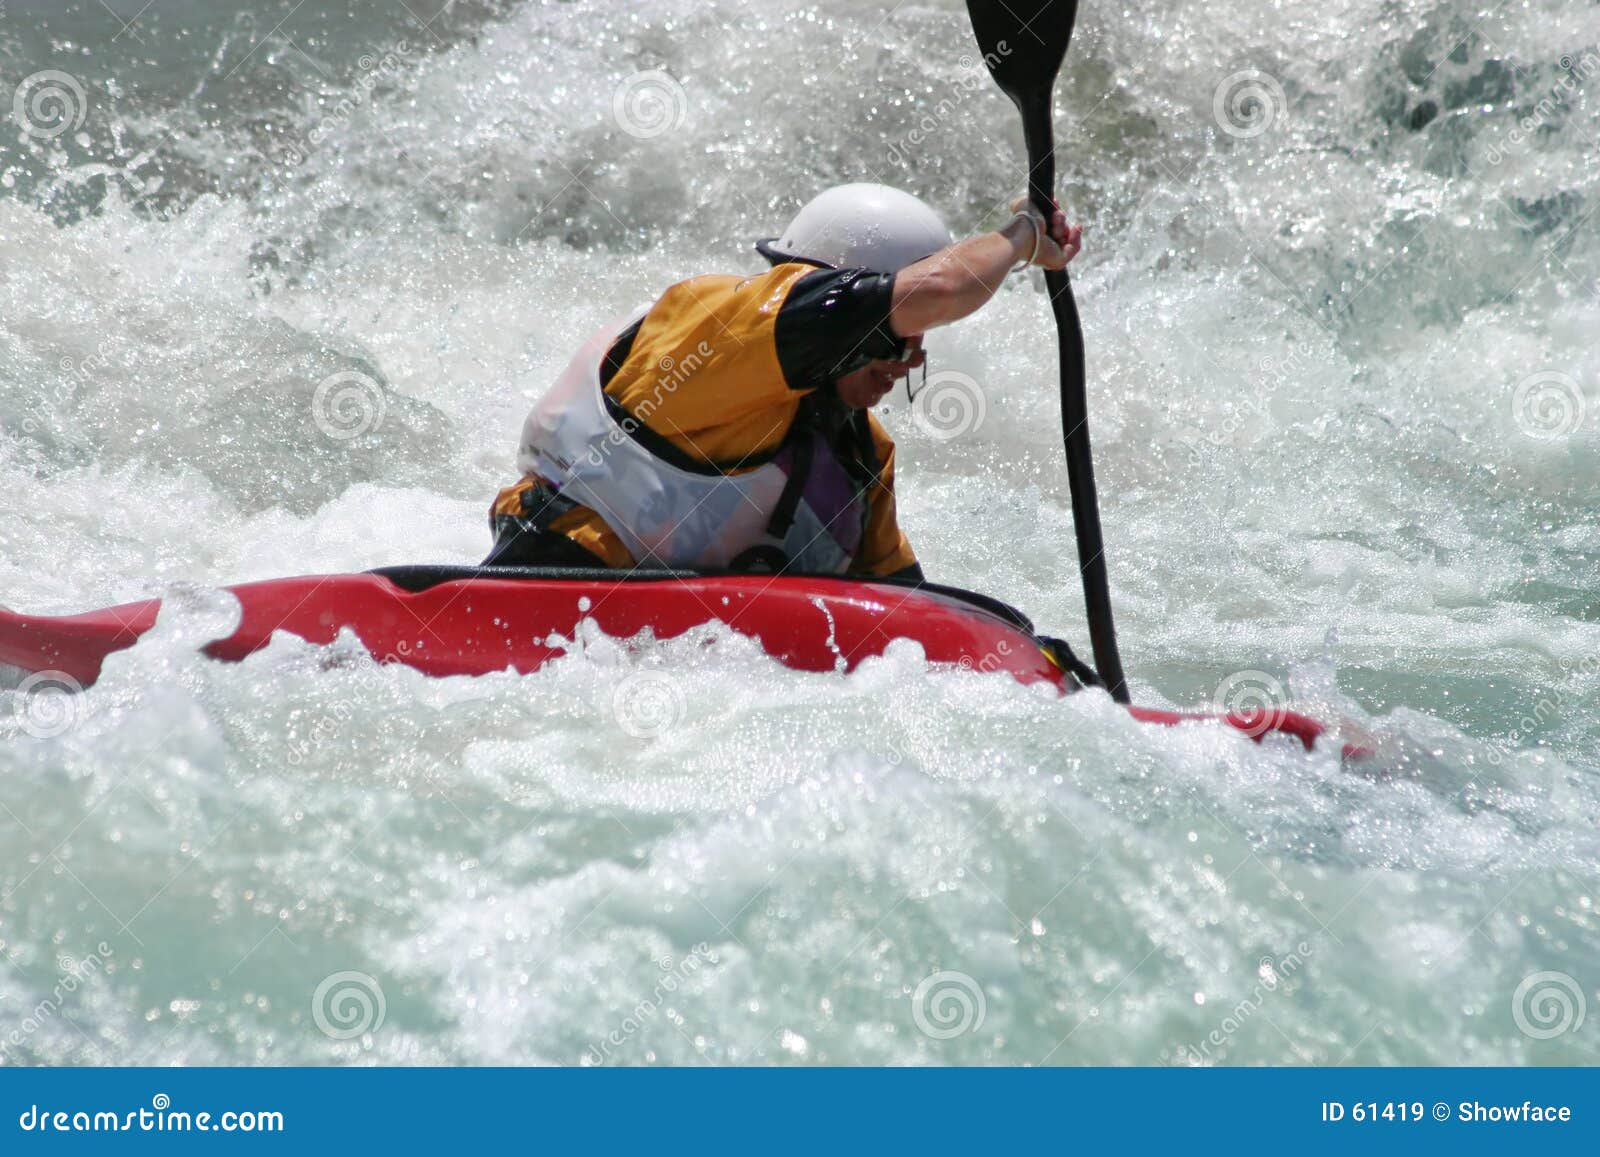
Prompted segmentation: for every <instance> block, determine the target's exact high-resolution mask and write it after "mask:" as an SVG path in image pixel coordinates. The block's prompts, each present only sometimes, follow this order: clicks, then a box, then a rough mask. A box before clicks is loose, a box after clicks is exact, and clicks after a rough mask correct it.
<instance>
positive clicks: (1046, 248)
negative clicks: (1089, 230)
mask: <svg viewBox="0 0 1600 1157" xmlns="http://www.w3.org/2000/svg"><path fill="white" fill-rule="evenodd" d="M1011 211H1012V212H1013V213H1021V214H1024V215H1026V216H1027V217H1028V218H1029V220H1031V221H1032V223H1033V225H1032V226H1031V227H1030V226H1029V225H1028V224H1027V223H1026V222H1021V221H1019V222H1017V227H1018V228H1020V229H1021V230H1022V233H1023V235H1024V237H1026V238H1027V240H1026V241H1025V244H1027V245H1029V246H1031V245H1032V244H1033V242H1032V236H1031V233H1032V229H1033V228H1040V227H1042V228H1040V232H1039V252H1038V254H1037V255H1036V256H1035V257H1034V259H1033V264H1035V265H1037V266H1039V267H1041V268H1043V269H1065V268H1066V267H1067V262H1069V261H1071V260H1072V259H1073V258H1074V257H1076V256H1077V255H1078V254H1079V252H1080V251H1081V250H1082V249H1083V227H1082V226H1081V225H1068V224H1067V215H1066V214H1065V213H1063V212H1062V211H1061V205H1060V203H1059V202H1057V203H1055V207H1054V210H1053V211H1052V212H1051V214H1050V220H1049V221H1048V222H1046V221H1045V219H1044V217H1043V215H1041V214H1040V212H1039V211H1038V210H1037V209H1035V208H1034V207H1033V202H1032V201H1030V200H1028V198H1026V197H1018V198H1017V199H1016V200H1015V201H1013V202H1011ZM1030 251H1031V249H1025V250H1024V251H1023V254H1022V255H1023V257H1026V256H1027V255H1028V253H1029V252H1030Z"/></svg>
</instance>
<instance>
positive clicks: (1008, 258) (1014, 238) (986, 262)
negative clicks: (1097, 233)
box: [889, 217, 1034, 337]
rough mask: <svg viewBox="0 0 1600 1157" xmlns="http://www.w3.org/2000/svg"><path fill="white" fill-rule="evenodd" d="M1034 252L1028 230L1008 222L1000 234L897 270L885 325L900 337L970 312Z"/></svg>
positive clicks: (1026, 226)
mask: <svg viewBox="0 0 1600 1157" xmlns="http://www.w3.org/2000/svg"><path fill="white" fill-rule="evenodd" d="M1033 248H1034V227H1033V226H1032V225H1031V224H1030V223H1029V222H1028V221H1027V220H1025V219H1023V218H1021V217H1014V218H1012V220H1011V221H1010V222H1009V223H1008V224H1006V226H1005V227H1004V228H1002V229H998V230H996V231H995V232H993V233H980V234H979V235H978V236H976V237H969V238H967V239H966V240H965V241H958V242H957V243H956V244H954V245H952V246H950V248H948V249H944V250H941V251H940V252H938V253H935V254H934V255H933V256H931V257H925V258H923V259H922V260H921V261H919V262H917V263H916V264H915V265H911V266H908V267H906V268H905V269H903V270H901V271H900V273H899V274H898V276H896V278H895V289H894V300H893V305H892V307H891V309H890V313H889V324H890V325H891V326H892V327H893V329H894V331H895V333H897V334H899V335H900V336H901V337H909V336H911V335H912V334H918V333H926V332H927V331H928V330H930V329H933V328H934V327H936V326H941V325H949V324H950V323H951V322H953V321H960V320H961V319H962V318H964V317H967V316H969V315H970V314H974V313H976V312H977V311H978V310H980V309H982V308H983V306H984V305H985V304H986V303H987V302H988V300H989V299H990V298H991V297H993V296H994V294H995V291H996V290H997V289H999V288H1000V283H1001V282H1003V281H1004V280H1005V279H1006V274H1007V273H1009V272H1010V271H1011V269H1012V267H1013V266H1015V265H1016V264H1017V262H1019V261H1021V260H1023V259H1024V258H1026V257H1028V256H1029V254H1030V253H1031V252H1032V251H1033Z"/></svg>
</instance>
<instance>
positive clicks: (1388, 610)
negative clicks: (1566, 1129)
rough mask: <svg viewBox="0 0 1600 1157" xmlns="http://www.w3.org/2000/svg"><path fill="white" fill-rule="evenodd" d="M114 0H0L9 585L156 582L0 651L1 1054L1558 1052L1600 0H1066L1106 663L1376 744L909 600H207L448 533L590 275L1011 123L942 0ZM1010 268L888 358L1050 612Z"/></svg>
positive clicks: (953, 506)
mask: <svg viewBox="0 0 1600 1157" xmlns="http://www.w3.org/2000/svg"><path fill="white" fill-rule="evenodd" d="M141 3H142V0H108V3H107V4H102V3H99V0H90V2H85V3H65V4H62V3H48V4H46V3H41V2H39V0H0V117H3V118H5V119H3V120H0V494H3V500H0V602H3V603H4V604H5V605H7V606H10V607H13V608H16V609H25V610H29V611H36V612H66V611H71V610H81V609H87V608H90V607H94V606H100V605H105V604H109V603H113V602H121V601H129V600H132V599H136V598H140V597H146V596H148V595H150V594H164V595H166V596H167V597H168V599H169V606H168V613H166V614H165V615H164V617H163V620H162V623H161V626H160V628H159V630H158V631H157V633H156V635H155V636H153V637H152V638H150V639H147V640H146V641H145V642H143V643H141V644H140V645H139V646H137V647H135V648H133V649H132V650H130V651H127V652H124V653H122V654H120V655H118V656H116V657H115V658H113V659H112V660H111V661H110V662H109V664H108V666H107V670H106V673H105V676H104V678H103V679H102V680H101V681H100V682H99V683H98V684H97V685H96V686H94V687H93V688H91V689H89V690H88V691H86V692H84V693H83V694H81V695H77V696H72V697H65V696H62V695H59V694H47V693H45V692H43V691H40V690H38V689H35V690H33V691H30V692H28V693H23V692H22V691H21V690H10V688H18V687H19V686H20V684H21V678H20V675H19V674H17V673H14V672H13V673H12V674H11V676H10V677H9V678H8V679H7V680H6V681H5V682H4V683H0V686H3V687H5V688H8V690H4V691H0V805H3V806H0V948H3V957H4V960H3V962H0V1062H4V1063H37V1062H53V1063H123V1064H127V1063H135V1062H147V1063H157V1064H166V1063H195V1064H198V1063H220V1064H236V1063H257V1062H262V1063H289V1062H298V1063H526V1062H554V1063H572V1064H578V1063H597V1062H599V1063H623V1064H626V1063H646V1062H670V1063H686V1064H697V1063H705V1062H746V1063H757V1064H760V1063H856V1062H869V1063H956V1064H963V1063H1039V1062H1042V1063H1049V1064H1064V1063H1065V1064H1071V1063H1147V1064H1208V1063H1264V1062H1270V1063H1326V1064H1338V1063H1352V1064H1364V1063H1389V1062H1416V1063H1448V1062H1461V1063H1473V1064H1476V1063H1502V1062H1504V1063H1522V1062H1531V1063H1554V1062H1575V1061H1576V1062H1584V1061H1587V1062H1593V1061H1596V1060H1600V1008H1596V1007H1595V1004H1596V1002H1597V1000H1600V912H1597V910H1596V909H1597V905H1600V890H1597V875H1600V832H1597V826H1596V825H1597V823H1600V771H1597V760H1596V756H1595V750H1596V743H1597V741H1600V715H1597V712H1596V710H1595V707H1596V695H1597V692H1600V595H1597V594H1596V593H1595V592H1596V582H1595V565H1596V559H1597V555H1600V519H1597V516H1596V513H1595V512H1596V510H1597V509H1600V354H1597V353H1596V337H1597V335H1600V297H1597V295H1600V240H1597V235H1600V231H1597V227H1596V221H1597V219H1596V217H1595V213H1596V210H1597V209H1600V145H1597V140H1600V104H1597V100H1596V92H1597V87H1596V86H1597V85H1600V5H1597V4H1596V3H1595V0H1527V2H1525V3H1518V4H1515V5H1494V4H1490V3H1475V2H1464V0H1463V2H1443V3H1441V2H1439V0H1317V2H1314V3H1313V2H1311V0H1282V2H1280V3H1275V4H1272V5H1266V4H1247V5H1244V6H1242V7H1238V8H1234V9H1219V8H1217V7H1216V6H1214V5H1212V6H1196V5H1193V4H1179V3H1176V2H1174V0H1130V2H1129V3H1125V4H1120V5H1110V4H1100V3H1093V2H1088V0H1086V3H1085V4H1084V5H1083V11H1082V14H1081V18H1080V21H1079V30H1078V33H1077V36H1076V39H1075V42H1074V45H1073V48H1072V54H1071V56H1070V58H1069V68H1068V71H1067V75H1066V76H1065V77H1064V79H1063V82H1062V84H1061V88H1060V92H1059V96H1058V110H1057V113H1058V115H1057V122H1058V136H1059V139H1060V149H1061V168H1062V193H1063V200H1064V202H1065V204H1066V205H1067V206H1068V207H1069V209H1070V211H1071V213H1072V215H1073V216H1074V217H1075V218H1077V219H1080V220H1082V221H1083V222H1084V223H1085V225H1086V236H1087V247H1086V251H1085V253H1084V256H1083V257H1082V258H1081V260H1080V262H1079V263H1078V265H1077V266H1076V267H1075V270H1076V273H1077V285H1078V289H1079V293H1080V299H1081V302H1082V308H1083V315H1084V325H1085V329H1086V331H1087V334H1088V342H1089V350H1090V359H1089V360H1090V373H1091V389H1092V407H1091V410H1092V415H1093V433H1094V438H1095V448H1096V451H1097V455H1098V457H1097V463H1098V467H1099V471H1100V480H1101V495H1102V501H1103V506H1104V521H1105V527H1106V539H1107V542H1108V544H1109V565H1110V572H1111V580H1112V587H1113V594H1114V597H1115V601H1116V606H1117V608H1118V611H1119V622H1120V628H1121V636H1122V644H1123V652H1124V657H1125V659H1126V662H1127V666H1128V671H1129V675H1130V677H1131V678H1132V680H1133V684H1134V688H1135V698H1136V699H1137V700H1140V701H1143V702H1147V703H1151V704H1167V705H1180V706H1196V707H1205V706H1207V705H1210V704H1212V703H1214V702H1219V701H1223V702H1225V701H1228V700H1229V699H1230V697H1232V696H1246V697H1249V696H1256V697H1261V696H1271V697H1277V698H1280V699H1282V700H1284V701H1288V700H1292V701H1293V702H1295V703H1296V704H1297V705H1298V706H1301V707H1304V708H1306V709H1309V710H1312V711H1313V712H1315V713H1318V714H1321V715H1324V716H1343V717H1345V718H1348V719H1350V720H1353V721H1356V722H1357V723H1359V724H1360V725H1361V726H1362V727H1364V728H1366V729H1367V730H1368V731H1369V732H1370V733H1371V734H1372V735H1373V736H1374V738H1375V743H1376V746H1377V749H1378V754H1377V757H1376V758H1375V759H1373V760H1371V761H1369V762H1367V763H1364V764H1360V765H1355V764H1350V765H1341V764H1340V762H1339V761H1338V759H1337V757H1336V755H1334V754H1333V753H1330V752H1319V753H1316V754H1313V755H1306V754H1302V753H1301V752H1299V751H1297V750H1293V749H1291V748H1289V747H1287V746H1281V745H1272V744H1269V745H1265V746H1262V747H1257V746H1255V745H1252V744H1250V743H1247V742H1243V741H1241V740H1239V739H1238V738H1237V737H1235V736H1233V735H1231V734H1224V733H1223V732H1222V731H1220V730H1217V729H1213V728H1210V727H1195V728H1187V729H1182V730H1177V731H1168V730H1161V729H1155V728H1149V727H1142V726H1139V725H1137V724H1134V723H1132V722H1131V721H1130V720H1128V719H1127V718H1126V717H1125V716H1123V715H1122V714H1121V713H1120V712H1119V711H1117V710H1116V709H1115V708H1114V707H1113V706H1112V705H1111V704H1110V702H1109V701H1108V700H1107V699H1105V698H1104V697H1103V696H1098V695H1081V696H1077V697H1074V698H1072V699H1070V700H1066V701H1058V700H1055V699H1052V698H1048V697H1041V696H1040V695H1039V694H1036V693H1035V692H1032V691H1029V690H1028V689H1026V688H1023V687H1020V686H1017V685H1014V684H1013V683H1011V682H1010V681H1009V680H1007V679H1005V678H1002V677H991V676H984V675H981V674H977V673H971V672H962V671H954V670H950V671H941V670H930V669H928V668H927V667H926V666H925V665H924V664H923V663H922V662H921V661H920V656H919V655H918V653H917V652H916V650H915V648H914V647H912V648H896V649H895V650H894V651H893V652H892V653H891V654H889V655H888V656H886V657H885V658H883V659H881V660H877V661H873V662H869V663H867V664H865V665H864V666H863V667H862V668H861V669H859V670H858V671H857V672H855V673H853V674H850V675H814V674H801V673H796V672H792V671H788V670H786V669H784V668H782V667H780V666H778V665H777V664H776V663H775V662H773V661H771V660H769V659H767V658H766V657H764V656H763V655H762V654H761V653H760V651H759V649H758V648H756V647H755V646H754V645H752V644H751V643H750V642H748V641H747V640H743V639H740V638H738V637H735V636H731V635H726V634H721V635H719V634H716V633H711V634H705V635H700V636H696V637H694V638H692V639H679V640H674V641H669V642H660V643H649V642H640V643H638V644H636V645H633V646H625V645H623V644H621V643H619V642H616V641H612V640H607V639H604V638H598V637H597V638H590V639H587V640H584V641H583V642H582V644H581V645H575V646H574V648H573V650H572V653H571V654H570V655H569V657H567V658H564V659H561V660H559V661H557V662H555V663H553V664H551V665H550V666H549V667H547V668H546V669H544V670H543V671H541V672H540V673H538V674H535V675H531V676H525V677H521V676H515V675H512V674H503V675H494V676H490V677H485V678H477V679H468V678H457V679H447V680H430V679H427V678H424V677H422V676H420V675H418V674H416V673H415V672H412V671H409V670H406V669H402V668H391V667H378V666H374V665H373V664H371V663H369V662H364V661H363V655H362V653H361V651H360V649H359V647H358V646H356V645H350V646H344V647H336V648H335V649H334V650H333V651H332V652H329V651H326V650H318V649H314V648H311V647H309V646H307V645H305V644H304V643H301V642H299V641H298V640H295V639H292V638H280V639H279V640H278V641H276V642H275V643H274V644H273V645H272V646H271V647H270V648H268V649H267V650H266V651H263V652H261V653H258V654H257V655H255V656H253V657H252V658H250V659H249V660H248V661H246V662H243V663H240V664H237V665H225V664H220V663H215V662H211V661H206V660H202V659H199V658H197V657H196V656H195V655H194V653H193V640H194V639H195V638H197V637H198V638H205V637H210V636H208V635H207V634H206V632H207V631H208V630H214V629H215V628H216V626H217V624H218V623H219V622H224V621H226V619H227V617H228V616H229V615H230V614H231V613H232V611H231V608H230V607H229V605H228V602H227V599H226V598H225V597H220V598H219V597H218V596H217V595H215V594H213V593H210V592H211V591H212V589H213V588H215V587H217V586H220V585H223V584H225V583H228V582H232V581H239V580H247V579H255V578H265V577H271V576H275V575H282V574H296V573H314V572H319V571H344V570H355V569H361V568H366V567H371V566H376V565H383V564H391V563H397V562H410V561H458V562H471V561H476V560H477V559H478V558H480V557H481V556H482V555H483V553H484V552H485V550H486V547H487V529H486V525H485V510H486V506H487V503H488V501H489V499H490V497H491V496H492V494H493V493H494V491H495V490H496V489H497V488H498V487H500V486H501V485H504V484H505V483H506V482H508V481H509V480H510V479H511V478H512V477H513V476H514V468H513V465H512V451H513V445H514V441H515V437H516V433H517V429H518V426H519V423H520V420H521V417H522V414H523V413H524V411H525V410H526V408H527V407H528V405H529V404H530V401H531V400H532V399H534V398H536V397H537V396H538V395H539V394H540V392H541V391H542V390H543V389H544V387H545V386H546V385H547V384H548V383H549V382H550V381H551V379H552V377H553V375H554V374H555V373H556V372H557V371H558V370H559V368H560V367H561V365H562V364H563V363H564V362H565V360H566V358H567V357H568V356H569V354H570V353H571V351H572V349H573V347H574V346H575V344H576V343H577V342H578V341H579V340H580V338H581V337H582V336H583V335H584V334H585V333H586V332H587V331H588V330H589V329H591V328H592V327H594V326H596V325H598V324H599V323H601V322H603V321H605V320H607V319H608V318H610V317H613V316H616V315H618V314H620V313H622V312H624V311H626V310H627V309H629V308H631V307H633V306H634V305H636V304H638V303H640V302H642V301H644V300H646V299H647V298H648V297H649V296H650V295H651V294H652V293H654V292H656V291H658V290H659V289H660V288H661V287H663V286H665V285H666V284H669V283H670V282H671V281H673V280H676V279H678V278H681V277H684V276H687V275H690V274H694V273H701V272H711V271H740V270H749V269H754V268H757V267H759V264H760V262H759V260H758V259H757V258H755V256H754V255H753V254H752V253H751V252H750V251H749V248H748V246H749V242H750V239H752V238H755V237H759V236H764V235H770V234H772V233H775V232H777V231H778V229H779V228H781V226H782V224H783V223H784V222H785V221H786V220H787V218H788V217H789V216H790V215H791V214H792V213H793V212H794V210H795V209H796V208H797V207H798V206H799V205H800V204H801V203H803V202H804V201H805V200H806V199H808V198H809V197H810V196H811V195H812V194H813V193H814V192H816V191H818V190H820V189H821V188H823V187H825V186H827V185H829V184H832V183H836V182H840V181H845V180H855V179H861V180H882V181H886V182H889V183H893V184H899V185H903V186H905V187H907V188H909V189H911V190H913V191H915V192H917V193H918V194H919V195H921V196H923V197H925V198H927V199H928V200H929V201H931V202H933V203H934V204H936V205H937V206H938V207H939V208H940V209H941V210H942V211H943V212H944V213H945V214H946V215H947V217H948V218H949V220H950V221H951V222H952V223H953V224H954V225H955V226H956V228H957V229H958V230H966V231H971V230H976V229H978V228H981V227H983V226H986V225H993V224H994V223H996V222H998V221H999V220H1001V219H1002V215H1003V210H1002V209H1001V208H1000V206H1001V204H1002V202H1003V201H1004V200H1006V199H1007V198H1008V196H1010V195H1012V194H1013V193H1014V191H1015V190H1016V189H1017V187H1018V186H1019V185H1020V179H1019V178H1020V173H1021V169H1022V154H1021V145H1020V133H1019V132H1018V130H1017V127H1016V124H1015V121H1016V118H1015V115H1014V113H1013V111H1012V110H1011V108H1010V106H1009V105H1008V104H1006V103H1005V101H1004V99H1003V98H1002V97H1001V96H999V95H998V93H997V92H995V91H994V90H993V89H992V86H991V85H990V83H989V81H988V79H987V78H986V76H984V74H983V73H982V70H981V65H980V64H979V63H978V62H977V61H976V59H975V58H976V50H975V47H974V45H973V44H972V42H971V39H970V32H969V31H968V28H967V25H966V22H965V16H964V13H963V11H962V9H961V7H960V6H959V5H958V4H955V3H950V2H947V0H938V2H932V3H914V4H904V5H901V6H898V7H893V8H891V7H889V6H886V5H881V6H880V5H864V4H860V3H843V2H824V3H816V4H810V5H806V6H795V5H788V4H779V3H768V2H762V3H740V4H735V3H731V2H724V0H650V2H649V3H642V4H624V3H601V2H598V0H573V2H559V3H542V4H541V3H512V2H509V0H507V2H503V3H489V2H486V0H480V2H476V3H473V2H464V3H442V2H441V0H409V7H408V5H406V4H399V3H394V2H391V0H360V2H357V3H352V4H348V5H340V6H337V10H336V11H334V9H335V7H336V6H334V5H324V4H321V3H311V4H299V3H296V2H295V0H256V2H248V3H246V2H241V0H226V2H222V0H207V2H205V3H202V2H200V0H187V2H178V0H156V2H155V3H153V4H151V5H149V6H148V7H147V8H145V9H144V10H143V11H140V8H141ZM129 22H131V23H129ZM1047 327H1048V311H1047V308H1046V304H1045V301H1044V298H1043V297H1042V295H1041V292H1040V287H1039V285H1038V284H1037V283H1035V282H1031V281H1029V280H1028V279H1027V278H1025V277H1018V278H1014V279H1013V280H1012V282H1011V283H1010V284H1009V285H1008V286H1007V288H1006V289H1005V290H1003V291H1002V293H1001V294H1000V296H999V298H998V299H997V300H996V301H995V302H994V303H993V304H992V305H991V306H990V307H989V308H988V309H987V310H985V311H984V312H983V313H981V314H980V315H978V316H977V317H975V318H973V319H971V320H969V321H968V322H965V323H963V324H961V325H959V326H956V327H953V328H952V329H950V330H947V331H941V332H939V333H937V334H936V335H934V337H933V339H932V340H931V342H930V346H931V350H932V356H933V361H932V369H933V371H934V378H933V382H934V386H936V387H937V391H936V393H935V394H934V397H933V401H932V403H931V404H925V403H921V402H919V403H918V404H917V405H916V406H911V405H908V404H907V402H906V400H905V396H904V393H903V391H901V392H897V394H896V395H895V396H894V399H893V401H892V402H891V403H890V404H887V405H886V406H885V407H884V409H883V414H882V418H883V420H884V422H885V423H886V424H887V425H888V426H889V428H890V429H891V431H892V432H893V433H894V434H895V436H896V437H897V439H898V441H899V444H900V447H901V450H900V456H899V457H900V463H899V488H900V492H901V495H902V497H901V510H902V520H903V522H904V524H905V525H906V527H907V529H908V533H909V534H910V536H911V538H912V540H913V542H914V544H915V546H916V547H917V549H918V552H919V554H920V556H921V558H922V561H923V562H924V564H925V566H926V567H927V569H928V571H929V573H930V575H931V576H933V577H936V578H938V579H940V580H943V581H947V582H953V583H957V584H960V585H964V586H968V587H971V588H974V589H977V590H981V591H985V592H988V593H990V594H994V595H996V596H999V597H1001V598H1005V599H1007V600H1009V601H1011V602H1013V603H1015V604H1017V605H1018V606H1020V607H1022V608H1023V609H1025V610H1026V611H1027V612H1028V613H1029V614H1030V615H1032V617H1033V618H1034V619H1035V621H1036V622H1037V623H1038V624H1039V625H1040V626H1041V628H1043V629H1046V630H1050V631H1052V632H1055V633H1060V634H1065V635H1067V636H1068V637H1070V638H1072V639H1073V640H1074V641H1075V642H1076V643H1078V644H1080V649H1082V650H1085V651H1086V650H1087V646H1086V643H1087V640H1086V638H1085V636H1084V633H1083V627H1082V603H1081V594H1080V592H1079V590H1078V586H1077V580H1076V567H1075V564H1074V557H1073V553H1072V534H1071V524H1070V513H1069V510H1068V507H1067V505H1066V499H1065V489H1066V480H1065V474H1064V468H1063V465H1062V460H1061V452H1060V443H1059V437H1060V430H1059V422H1058V417H1057V412H1056V398H1055V360H1054V352H1053V345H1052V341H1051V338H1050V335H1049V331H1048V328H1047ZM1586 334H1587V335H1588V336H1587V337H1585V336H1584V335H1586ZM329 382H331V383H332V385H331V386H329V385H327V384H326V383H329ZM319 387H320V392H319ZM932 388H933V387H930V389H932ZM641 695H646V696H647V697H648V699H649V701H648V702H646V703H643V704H641V703H639V702H638V701H637V700H638V698H639V697H640V696H641ZM641 712H643V713H644V715H645V716H647V717H648V718H647V720H646V722H647V724H648V725H645V726H641V725H640V713H641Z"/></svg>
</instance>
